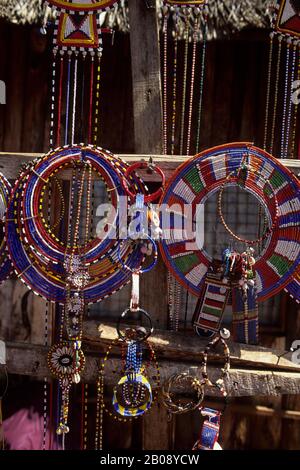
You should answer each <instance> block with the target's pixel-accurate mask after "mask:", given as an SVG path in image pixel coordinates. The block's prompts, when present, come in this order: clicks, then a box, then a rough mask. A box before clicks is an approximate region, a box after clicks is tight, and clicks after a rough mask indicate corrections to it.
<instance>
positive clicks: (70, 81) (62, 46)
mask: <svg viewBox="0 0 300 470" xmlns="http://www.w3.org/2000/svg"><path fill="white" fill-rule="evenodd" d="M46 3H47V4H48V5H49V7H51V8H53V9H54V11H55V12H56V19H55V25H54V34H53V62H52V95H51V119H50V124H51V128H50V147H51V148H55V147H59V146H60V145H62V144H64V145H67V144H70V143H71V144H74V143H75V141H76V140H77V138H78V137H79V141H83V140H85V137H86V136H85V135H83V129H81V135H80V136H78V137H77V138H76V121H78V115H77V114H78V111H77V110H78V100H79V93H81V92H82V94H84V84H85V81H86V77H87V76H88V77H89V84H90V93H89V110H88V119H87V123H88V129H87V136H88V142H89V143H93V144H94V145H96V144H97V137H98V130H99V104H100V101H99V98H100V74H101V57H102V35H103V34H105V33H109V34H112V30H111V29H109V28H101V26H100V14H99V13H100V12H101V11H103V10H107V9H109V8H112V7H113V6H114V5H115V4H116V3H117V0H114V1H111V0H99V1H96V2H92V1H90V2H89V1H86V2H84V3H79V2H77V1H71V2H70V1H66V0H57V1H56V0H47V2H46ZM45 28H46V24H45V25H44V27H43V31H44V30H45ZM88 61H89V70H87V62H88ZM57 71H58V73H57ZM80 81H81V83H80ZM63 89H65V96H66V105H65V110H63V109H62V103H63ZM94 92H95V93H94ZM71 99H72V102H71ZM84 101H85V100H84V96H83V95H82V104H84ZM63 114H65V121H64V122H62V116H63ZM93 116H94V117H93ZM80 118H81V119H83V116H80ZM62 125H63V126H64V139H63V141H62ZM92 140H93V142H92Z"/></svg>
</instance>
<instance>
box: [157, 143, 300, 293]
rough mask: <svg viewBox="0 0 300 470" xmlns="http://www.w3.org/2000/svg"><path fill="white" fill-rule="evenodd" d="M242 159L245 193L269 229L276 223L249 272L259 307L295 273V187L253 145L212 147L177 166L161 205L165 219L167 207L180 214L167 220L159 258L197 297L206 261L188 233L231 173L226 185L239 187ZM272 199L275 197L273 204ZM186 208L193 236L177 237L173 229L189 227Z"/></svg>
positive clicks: (298, 205) (299, 250)
mask: <svg viewBox="0 0 300 470" xmlns="http://www.w3.org/2000/svg"><path fill="white" fill-rule="evenodd" d="M245 157H246V158H247V164H248V166H249V167H250V168H251V170H252V171H250V172H249V174H248V177H247V179H246V182H245V185H244V189H245V190H246V191H248V192H249V193H251V194H252V195H254V196H255V198H256V199H257V200H258V201H259V203H260V204H261V205H262V206H263V207H264V208H265V211H266V214H267V220H268V224H269V228H270V229H271V227H272V226H273V222H274V220H275V218H277V217H278V218H277V224H276V227H273V230H271V232H270V234H269V236H268V237H267V239H266V240H265V247H264V249H263V251H262V253H261V254H260V256H258V257H257V259H256V262H255V265H254V266H253V269H254V270H255V273H256V278H255V282H256V288H257V299H258V301H264V300H266V299H267V298H269V297H271V296H273V295H275V294H276V293H278V292H280V291H281V290H282V289H283V288H284V287H285V286H286V285H287V284H288V283H289V281H290V280H291V277H292V276H293V275H294V273H295V272H296V269H297V268H298V264H299V261H300V244H299V236H300V233H299V232H300V229H299V221H300V192H299V189H300V186H299V182H298V180H297V179H296V177H295V176H294V175H293V174H292V172H290V171H289V170H288V169H287V168H285V167H284V166H283V165H282V164H281V163H280V162H279V161H278V160H276V159H275V158H274V157H272V156H271V155H269V154H268V153H266V152H264V151H263V150H261V149H259V148H257V147H254V146H253V145H252V144H247V143H235V144H227V145H223V146H220V147H215V148H213V149H211V150H207V151H205V152H202V153H201V154H199V155H197V156H195V157H194V158H192V159H190V160H189V161H187V162H185V163H184V164H182V165H181V166H180V167H179V168H178V170H177V171H176V172H175V174H174V175H173V177H172V178H171V179H170V181H169V183H168V186H167V188H166V190H165V192H164V195H163V197H162V198H161V201H160V204H161V205H166V206H167V207H169V208H170V209H169V212H170V213H172V205H175V204H176V207H177V208H181V209H182V210H181V212H180V213H178V209H177V213H176V217H175V216H172V217H169V225H168V226H167V227H166V229H165V231H164V236H163V238H162V241H161V243H160V248H161V254H162V256H163V259H164V261H165V263H166V265H167V267H168V268H169V269H170V270H171V271H172V273H173V274H174V275H175V276H176V278H177V279H178V280H179V281H180V282H181V283H182V284H183V285H184V286H185V287H186V288H187V289H188V290H189V291H191V292H192V293H193V294H195V295H197V296H198V297H199V296H200V294H201V291H202V286H203V283H204V279H205V276H206V274H207V271H208V268H209V266H210V264H211V258H210V257H209V255H208V254H207V253H206V251H205V250H204V249H203V248H202V247H201V245H200V247H199V243H198V244H197V238H196V234H197V232H195V233H193V231H194V229H195V228H196V226H195V225H196V220H197V207H199V204H201V203H202V204H203V203H205V201H206V200H207V199H208V197H209V196H210V195H212V194H214V193H215V192H216V191H218V190H220V188H221V187H222V185H223V184H224V182H225V181H226V180H227V177H228V175H230V174H232V172H236V177H234V178H233V179H232V180H231V184H232V185H237V184H238V172H239V170H240V168H241V165H242V164H243V162H244V161H245ZM266 180H268V185H266V183H265V181H266ZM269 188H272V193H271V194H270V195H269V196H268V197H267V198H266V194H267V195H268V193H269V192H270V189H269ZM273 194H274V195H276V200H277V204H276V203H275V200H274V196H273ZM185 205H189V206H190V207H191V212H192V221H194V222H193V223H194V229H193V231H192V233H191V231H190V230H186V231H185V232H183V233H182V235H181V237H178V233H177V232H178V227H180V228H181V227H187V226H188V227H189V226H190V225H189V224H188V223H189V222H191V220H190V217H189V218H188V216H187V215H186V214H185V213H184V206H185ZM277 212H278V213H277ZM170 213H169V215H172V214H170ZM175 222H176V223H175ZM177 223H179V225H177Z"/></svg>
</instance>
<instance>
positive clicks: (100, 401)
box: [96, 339, 160, 448]
mask: <svg viewBox="0 0 300 470" xmlns="http://www.w3.org/2000/svg"><path fill="white" fill-rule="evenodd" d="M119 344H120V340H119V339H115V340H114V341H112V343H111V344H110V345H109V346H108V348H107V351H106V354H105V356H104V358H103V361H102V364H101V366H100V372H99V377H98V380H97V411H96V448H98V443H97V441H98V440H99V438H100V433H101V429H100V428H101V421H102V419H103V416H102V413H103V411H105V412H106V413H107V414H108V415H109V416H110V417H111V418H113V419H114V420H116V421H119V422H127V421H128V420H131V419H137V418H138V417H139V416H134V415H131V416H127V417H123V416H121V415H118V414H117V415H116V414H115V413H113V412H111V411H110V410H109V409H108V408H107V406H106V405H105V403H104V378H105V364H106V362H107V360H108V358H109V355H110V352H111V350H112V348H113V346H116V345H119ZM122 344H123V342H122ZM145 344H146V346H147V349H148V350H149V351H150V360H149V363H148V364H147V366H146V368H145V369H144V372H143V375H144V376H145V371H146V369H147V368H149V367H150V365H151V363H152V362H153V363H154V366H155V369H156V376H153V375H152V374H151V379H152V380H155V382H156V387H155V389H154V391H153V390H152V405H153V403H154V402H155V401H156V399H157V396H158V390H159V386H160V371H159V365H158V362H157V359H156V354H155V351H154V349H153V347H152V345H151V344H150V343H149V342H148V341H146V342H145ZM149 378H150V377H147V380H148V381H149ZM149 409H151V407H149V408H147V409H146V410H145V412H147V411H149Z"/></svg>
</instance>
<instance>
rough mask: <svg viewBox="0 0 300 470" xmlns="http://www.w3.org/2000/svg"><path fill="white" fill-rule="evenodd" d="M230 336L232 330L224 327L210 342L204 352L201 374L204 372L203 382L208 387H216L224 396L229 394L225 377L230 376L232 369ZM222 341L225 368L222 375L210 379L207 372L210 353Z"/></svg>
mask: <svg viewBox="0 0 300 470" xmlns="http://www.w3.org/2000/svg"><path fill="white" fill-rule="evenodd" d="M229 338H230V332H229V331H228V330H227V329H226V328H223V329H222V330H220V332H219V333H218V334H217V335H216V336H215V337H214V338H213V339H212V340H211V341H210V342H209V343H208V345H207V346H206V348H205V349H204V352H203V360H202V364H201V368H202V370H201V374H202V379H203V381H202V384H203V385H204V386H208V387H216V388H217V389H218V390H220V392H221V393H222V395H223V396H224V397H226V396H227V392H226V389H225V383H224V379H226V378H227V377H228V373H229V370H230V350H229V347H228V346H227V343H226V341H227V340H228V339H229ZM219 343H221V344H222V346H223V349H224V361H225V363H224V368H223V369H222V376H221V377H220V378H219V379H218V380H217V381H215V382H213V381H212V380H210V378H209V375H208V372H207V362H208V353H209V352H210V350H211V349H212V348H216V347H217V345H218V344H219Z"/></svg>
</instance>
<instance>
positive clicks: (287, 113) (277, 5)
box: [264, 0, 300, 158]
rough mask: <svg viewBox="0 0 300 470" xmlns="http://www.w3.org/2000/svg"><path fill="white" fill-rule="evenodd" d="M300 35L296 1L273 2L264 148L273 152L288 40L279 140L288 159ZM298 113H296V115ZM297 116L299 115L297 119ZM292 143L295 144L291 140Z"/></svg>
mask: <svg viewBox="0 0 300 470" xmlns="http://www.w3.org/2000/svg"><path fill="white" fill-rule="evenodd" d="M276 38H278V51H277V63H276V66H275V82H274V83H275V84H274V98H273V106H272V110H273V111H272V112H273V116H272V119H271V136H270V143H269V146H267V141H268V134H269V118H270V114H271V113H270V101H271V84H272V71H273V55H274V44H275V41H274V40H275V39H276ZM299 38H300V23H299V6H297V2H294V1H293V0H275V1H274V14H273V31H272V32H271V34H270V52H269V65H268V81H267V98H266V117H265V132H264V149H267V148H268V149H269V151H270V153H273V148H274V140H275V132H276V127H277V108H278V95H279V89H280V86H281V83H280V73H281V62H282V60H281V58H282V52H283V47H282V46H283V43H284V42H286V57H285V78H284V83H283V84H282V85H283V95H284V98H283V109H282V121H281V123H280V124H281V142H280V156H281V158H288V155H289V150H290V148H291V142H290V137H291V136H290V130H291V120H292V112H293V106H294V103H293V89H294V82H295V79H296V57H297V54H299V44H300V42H299ZM294 116H295V115H294ZM296 119H297V118H296ZM292 146H294V144H293V143H292Z"/></svg>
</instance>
